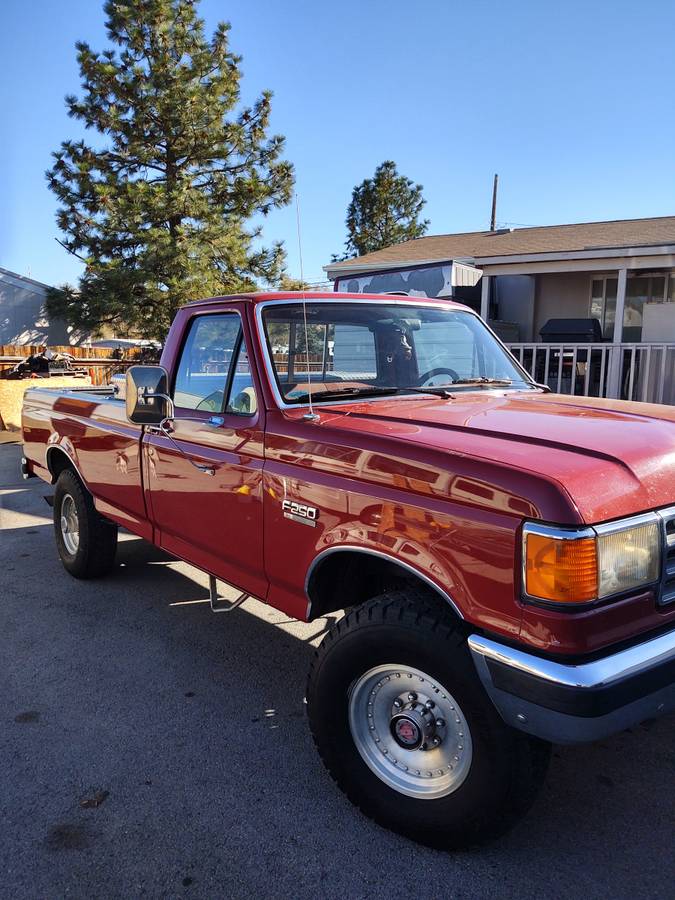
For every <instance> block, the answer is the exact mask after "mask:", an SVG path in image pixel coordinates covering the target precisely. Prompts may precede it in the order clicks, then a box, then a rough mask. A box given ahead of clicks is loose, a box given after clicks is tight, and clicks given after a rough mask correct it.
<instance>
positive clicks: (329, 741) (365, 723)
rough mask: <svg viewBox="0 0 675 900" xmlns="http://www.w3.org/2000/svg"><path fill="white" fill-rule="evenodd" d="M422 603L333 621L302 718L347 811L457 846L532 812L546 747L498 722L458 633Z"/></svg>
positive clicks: (392, 602) (381, 604)
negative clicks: (341, 793) (356, 809)
mask: <svg viewBox="0 0 675 900" xmlns="http://www.w3.org/2000/svg"><path fill="white" fill-rule="evenodd" d="M421 604H422V605H421ZM424 604H425V599H424V598H423V597H412V596H411V595H408V594H403V593H400V592H391V593H388V594H384V595H382V597H379V598H376V599H375V600H371V601H369V602H368V603H366V604H364V605H363V606H361V607H358V608H356V609H354V610H352V611H351V612H350V613H349V614H348V615H347V616H346V617H345V618H344V619H342V620H341V621H340V622H338V623H337V625H336V626H334V628H333V629H332V630H331V631H330V632H329V633H328V635H327V636H326V638H325V639H324V641H323V643H322V644H321V646H320V648H319V649H318V651H317V653H316V656H315V659H314V662H313V664H312V668H311V671H310V677H309V686H308V692H307V704H308V712H309V719H310V727H311V730H312V734H313V736H314V740H315V742H316V745H317V748H318V750H319V753H320V754H321V757H322V759H323V761H324V763H325V765H326V767H327V768H328V770H329V772H330V773H331V775H332V776H333V778H334V779H335V781H336V782H337V784H338V785H339V786H340V787H341V788H342V790H343V791H344V792H345V793H346V794H347V796H348V797H349V798H350V799H351V800H352V802H353V803H355V804H356V805H357V806H358V807H359V808H360V809H361V810H362V811H363V812H364V813H365V814H366V815H368V816H370V817H371V818H372V819H374V820H375V821H376V822H379V823H380V824H381V825H384V826H385V827H387V828H390V829H391V830H392V831H396V832H398V833H399V834H403V835H405V836H407V837H410V838H412V839H413V840H416V841H419V842H420V843H423V844H427V845H429V846H432V847H440V848H444V849H456V848H460V847H467V846H472V845H476V844H479V843H481V842H483V841H485V840H488V839H490V838H492V837H496V836H497V835H499V834H501V833H503V832H504V831H506V830H507V829H508V828H509V827H510V826H511V825H512V824H513V823H514V822H515V821H517V819H519V818H520V817H521V816H523V815H524V814H525V812H527V810H528V809H529V807H530V806H531V804H532V802H533V800H534V798H535V796H536V792H537V789H538V788H539V786H540V785H541V783H542V781H543V779H544V776H545V773H546V768H547V765H548V760H549V756H550V746H549V745H548V744H545V743H543V742H541V741H537V740H535V739H533V738H530V737H528V736H526V735H524V734H521V733H520V732H517V731H514V730H513V729H511V728H509V727H507V726H506V725H505V724H504V723H503V721H502V720H501V718H500V717H499V715H498V713H497V712H496V710H495V709H494V707H493V706H492V703H491V701H490V699H489V698H488V697H487V695H486V694H485V691H484V689H483V687H482V685H481V684H480V681H479V679H478V676H477V673H476V671H475V667H474V665H473V661H472V660H471V657H470V653H469V650H468V647H467V644H466V639H465V637H464V635H463V634H462V633H461V631H460V630H459V629H458V628H457V626H456V625H455V623H454V622H453V621H452V620H451V619H450V618H449V617H448V615H447V614H446V613H445V611H444V610H443V609H440V608H438V609H436V608H434V607H429V606H428V605H427V608H426V609H425V606H424Z"/></svg>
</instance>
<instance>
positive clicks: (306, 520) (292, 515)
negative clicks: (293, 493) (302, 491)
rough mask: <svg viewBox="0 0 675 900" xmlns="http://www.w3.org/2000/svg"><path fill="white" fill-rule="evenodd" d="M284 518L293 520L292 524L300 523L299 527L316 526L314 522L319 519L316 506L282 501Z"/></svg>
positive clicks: (293, 501)
mask: <svg viewBox="0 0 675 900" xmlns="http://www.w3.org/2000/svg"><path fill="white" fill-rule="evenodd" d="M281 508H282V509H283V511H284V516H285V518H287V519H293V521H294V522H300V524H301V525H311V526H312V528H314V527H315V526H316V520H317V519H318V518H319V510H318V509H317V508H316V506H307V505H306V504H305V503H296V502H295V500H284V501H283V502H282V504H281Z"/></svg>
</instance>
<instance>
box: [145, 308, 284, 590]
mask: <svg viewBox="0 0 675 900" xmlns="http://www.w3.org/2000/svg"><path fill="white" fill-rule="evenodd" d="M185 335H186V337H185V340H184V343H183V347H182V351H181V352H180V354H179V358H178V364H177V366H176V368H175V370H174V371H175V378H174V383H173V388H172V391H173V400H174V403H175V406H176V415H175V419H174V421H173V431H172V432H171V438H172V440H170V439H169V438H167V437H166V436H164V435H163V434H161V432H159V430H158V429H154V428H153V429H147V431H148V434H147V437H146V438H145V442H144V453H145V465H146V472H147V486H148V493H149V497H148V499H149V507H150V509H151V511H152V517H153V521H154V524H155V526H156V527H157V529H158V530H159V533H160V534H159V544H160V546H161V547H163V548H164V549H165V550H167V551H168V552H169V553H172V554H174V555H176V556H179V557H180V558H182V559H184V560H186V561H187V562H189V563H192V564H193V565H195V566H198V567H199V568H201V569H204V570H205V571H207V572H210V573H212V574H214V575H216V576H217V577H219V578H222V579H223V580H224V581H227V582H229V583H230V584H233V585H235V586H236V587H238V588H240V589H241V590H242V591H246V592H247V593H250V594H253V595H254V596H257V597H261V598H264V597H265V596H266V593H267V581H266V579H265V577H264V571H263V554H262V467H263V426H264V421H263V416H264V411H263V409H262V404H260V403H259V400H258V398H259V396H260V392H259V386H258V385H257V384H256V380H255V378H254V375H253V373H252V370H251V366H250V364H249V357H248V352H247V345H246V339H245V334H244V327H243V322H242V318H241V315H240V313H239V311H238V310H237V309H228V310H226V311H222V310H220V311H218V312H217V313H204V312H200V313H197V314H195V315H194V316H192V317H191V319H190V320H189V321H188V322H187V324H186V328H185ZM197 466H199V467H201V468H197Z"/></svg>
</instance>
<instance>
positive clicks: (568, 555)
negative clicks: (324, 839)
mask: <svg viewBox="0 0 675 900" xmlns="http://www.w3.org/2000/svg"><path fill="white" fill-rule="evenodd" d="M23 441H24V448H25V450H24V453H25V457H24V461H23V464H22V465H23V471H24V475H26V476H27V477H28V476H30V475H38V476H39V477H41V478H43V479H44V480H45V481H47V482H49V483H52V484H55V485H56V487H55V494H54V525H55V534H56V543H57V546H58V550H59V553H60V556H61V559H62V561H63V564H64V566H65V568H66V569H67V571H68V572H70V573H71V574H72V575H74V576H75V577H78V578H90V577H95V576H101V575H104V574H107V573H108V572H110V570H111V569H112V568H113V566H114V560H115V546H116V540H117V528H118V526H120V525H121V526H123V527H125V528H127V529H128V530H129V531H131V532H133V533H135V534H137V535H140V536H141V537H143V538H145V539H147V540H148V541H152V542H153V543H155V544H157V545H159V546H160V547H162V548H164V549H165V550H166V551H168V552H169V553H171V554H173V555H175V556H177V557H179V558H181V559H183V560H185V561H187V562H188V563H191V564H192V565H194V566H197V567H199V568H200V569H202V570H204V571H205V572H207V573H208V574H209V575H210V584H211V599H212V604H213V607H214V609H215V610H223V609H225V610H227V609H230V608H231V607H232V606H233V605H238V604H239V603H240V602H243V601H244V600H245V599H246V598H247V597H250V596H252V597H256V598H258V599H260V600H262V601H264V602H266V603H268V604H271V605H272V606H274V607H276V608H278V609H280V610H283V611H284V612H285V613H287V614H289V615H290V616H294V617H296V618H298V619H302V620H306V621H312V620H314V619H317V618H320V617H323V616H326V615H328V614H329V613H335V612H336V611H339V610H345V615H344V616H343V617H341V618H338V619H337V620H336V624H335V625H333V627H332V628H331V629H330V630H329V631H328V633H327V635H326V637H325V639H324V640H323V643H322V644H321V646H320V647H319V649H318V651H317V652H316V655H315V658H314V661H313V663H312V666H311V671H310V674H309V682H308V687H307V706H308V713H309V721H310V727H311V730H312V734H313V736H314V739H315V742H316V745H317V748H318V750H319V753H320V754H321V756H322V758H323V760H324V763H325V764H326V767H327V768H328V770H329V771H330V773H331V775H332V776H333V778H334V779H335V781H336V782H337V783H338V785H339V786H340V787H341V788H342V789H343V790H344V791H345V792H346V794H347V795H348V796H349V797H350V798H351V799H352V801H353V802H354V803H355V804H356V805H357V806H358V807H360V809H361V810H362V811H363V812H364V813H366V814H367V815H369V816H371V817H372V818H373V819H375V820H376V821H378V822H380V823H381V824H383V825H385V826H387V827H389V828H391V829H393V830H395V831H398V832H400V833H402V834H405V835H408V836H410V837H412V838H414V839H416V840H418V841H420V842H423V843H426V844H429V845H432V846H437V847H444V848H452V847H460V846H466V845H471V844H475V843H478V842H480V841H481V840H484V839H486V838H489V837H491V836H493V835H495V834H498V833H500V832H502V831H504V830H505V829H506V828H507V827H508V826H509V825H510V824H511V823H512V822H514V821H515V820H516V819H517V818H518V817H519V816H521V815H523V814H524V812H525V811H526V810H527V809H528V807H529V805H530V804H531V802H532V800H533V798H534V796H535V792H536V789H537V788H538V786H539V785H540V784H541V782H542V780H543V778H544V775H545V771H546V767H547V763H548V758H549V754H550V747H551V743H552V742H571V743H574V742H583V741H591V740H595V739H597V738H600V737H602V736H605V735H607V734H610V733H612V732H616V731H618V730H621V729H624V728H627V727H629V726H631V725H633V724H636V723H638V722H641V721H643V720H645V719H647V718H652V717H655V716H658V715H661V714H663V713H665V712H668V711H671V710H672V709H673V708H675V687H674V680H675V679H674V675H675V409H673V408H670V407H665V406H655V405H649V404H637V403H633V404H630V403H621V402H615V401H610V400H602V399H595V398H580V397H569V396H556V395H552V394H551V393H549V392H548V389H547V388H545V387H542V386H541V385H538V384H536V383H535V382H533V381H532V379H531V378H530V376H529V375H528V374H527V372H526V371H524V370H523V369H522V368H520V367H519V365H518V363H517V362H515V361H514V359H513V358H512V356H511V355H510V354H509V353H508V351H507V350H506V349H505V348H504V347H503V345H502V344H501V343H500V342H499V340H498V339H497V338H496V337H495V335H494V334H493V333H492V332H491V331H490V330H489V328H488V327H487V326H486V325H485V324H484V322H483V321H482V320H481V319H480V318H479V317H478V316H477V315H475V314H474V313H473V312H472V311H471V310H469V309H467V308H465V307H463V306H461V305H459V304H455V303H451V302H442V301H439V300H427V299H420V298H413V297H407V296H389V295H370V296H369V295H360V294H359V295H350V294H315V293H310V292H308V293H307V294H306V295H300V294H292V293H275V294H255V295H246V296H235V297H221V298H216V299H211V300H204V301H202V302H198V303H191V304H189V305H187V306H185V307H184V308H182V309H181V310H180V311H179V313H178V315H177V317H176V320H175V322H174V324H173V327H172V329H171V332H170V334H169V337H168V341H167V344H166V347H165V349H164V353H163V356H162V366H161V367H160V366H137V367H133V368H132V369H130V370H129V372H128V373H127V377H126V396H125V397H124V398H123V397H122V396H121V391H120V390H118V389H116V388H114V387H113V388H110V389H103V390H101V389H88V390H87V389H85V390H73V391H53V390H49V389H44V388H36V389H33V390H30V391H29V392H28V393H27V394H26V399H25V403H24V409H23ZM216 579H220V580H222V581H225V582H228V583H229V584H230V585H233V586H236V587H237V588H238V589H239V591H240V596H239V599H238V600H237V601H235V603H234V604H230V605H229V606H228V604H227V603H226V602H225V601H224V600H223V599H222V598H219V597H218V592H217V590H216Z"/></svg>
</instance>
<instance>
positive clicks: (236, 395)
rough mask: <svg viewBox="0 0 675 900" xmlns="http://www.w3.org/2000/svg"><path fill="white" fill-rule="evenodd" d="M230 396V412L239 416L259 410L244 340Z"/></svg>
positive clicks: (228, 407)
mask: <svg viewBox="0 0 675 900" xmlns="http://www.w3.org/2000/svg"><path fill="white" fill-rule="evenodd" d="M229 397H230V399H229V401H228V404H227V412H228V413H235V414H236V415H239V416H252V415H253V413H255V412H257V409H258V401H257V399H256V395H255V388H254V387H253V378H252V376H251V366H250V363H249V361H248V353H247V351H246V345H245V344H244V342H243V341H242V342H241V346H240V348H239V356H238V357H237V363H236V365H235V367H234V373H233V375H232V385H231V386H230V395H229Z"/></svg>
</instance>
